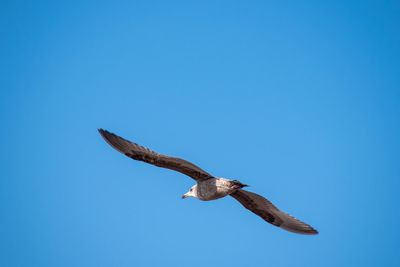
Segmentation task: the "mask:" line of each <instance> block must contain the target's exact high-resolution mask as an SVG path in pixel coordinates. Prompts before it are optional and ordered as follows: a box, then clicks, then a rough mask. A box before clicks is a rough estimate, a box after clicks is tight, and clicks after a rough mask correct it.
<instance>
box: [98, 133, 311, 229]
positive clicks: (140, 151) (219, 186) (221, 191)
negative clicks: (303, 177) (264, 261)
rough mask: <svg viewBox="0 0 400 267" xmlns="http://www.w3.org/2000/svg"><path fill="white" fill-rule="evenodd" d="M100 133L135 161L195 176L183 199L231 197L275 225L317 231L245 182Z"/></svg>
mask: <svg viewBox="0 0 400 267" xmlns="http://www.w3.org/2000/svg"><path fill="white" fill-rule="evenodd" d="M99 132H100V134H101V136H102V137H103V138H104V140H105V141H106V142H107V143H108V144H109V145H110V146H112V147H113V148H115V149H116V150H118V151H119V152H121V153H122V154H124V155H126V156H128V157H130V158H132V159H134V160H139V161H143V162H146V163H150V164H152V165H155V166H158V167H162V168H167V169H171V170H174V171H178V172H181V173H183V174H186V175H187V176H189V177H191V178H192V179H194V180H195V181H196V184H195V185H194V186H192V188H190V190H189V191H188V192H187V193H186V194H184V195H183V196H182V198H186V197H195V198H197V199H200V200H203V201H209V200H215V199H218V198H222V197H225V196H231V197H233V198H234V199H236V200H237V201H239V202H240V203H241V204H242V205H243V206H244V207H245V208H246V209H248V210H250V211H251V212H253V213H255V214H257V215H258V216H260V217H261V218H263V219H264V220H265V221H267V222H269V223H271V224H273V225H275V226H278V227H281V228H283V229H285V230H287V231H290V232H294V233H298V234H306V235H313V234H318V231H317V230H315V229H314V228H312V227H311V226H310V225H308V224H306V223H304V222H301V221H299V220H297V219H296V218H294V217H293V216H291V215H289V214H287V213H285V212H283V211H280V210H279V209H278V208H277V207H275V206H274V205H273V204H272V203H271V202H270V201H269V200H267V199H266V198H264V197H262V196H260V195H257V194H255V193H252V192H249V191H246V190H243V189H242V188H243V187H247V185H245V184H242V183H241V182H239V181H237V180H230V179H226V178H220V177H214V176H212V175H211V174H209V173H207V172H206V171H204V170H203V169H201V168H199V167H198V166H196V165H194V164H193V163H190V162H188V161H186V160H184V159H181V158H175V157H170V156H166V155H161V154H158V153H156V152H154V151H152V150H150V149H148V148H145V147H143V146H140V145H138V144H136V143H133V142H130V141H128V140H126V139H124V138H122V137H119V136H117V135H115V134H113V133H110V132H108V131H106V130H103V129H99Z"/></svg>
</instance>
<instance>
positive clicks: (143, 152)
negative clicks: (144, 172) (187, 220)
mask: <svg viewBox="0 0 400 267" xmlns="http://www.w3.org/2000/svg"><path fill="white" fill-rule="evenodd" d="M99 133H100V134H101V136H102V137H103V138H104V140H106V141H107V143H108V144H110V145H111V146H112V147H113V148H115V149H116V150H118V151H119V152H121V153H122V154H124V155H126V156H128V157H130V158H132V159H135V160H140V161H144V162H146V163H150V164H153V165H155V166H158V167H162V168H167V169H171V170H174V171H178V172H181V173H183V174H186V175H187V176H189V177H191V178H193V179H195V180H196V181H204V180H207V179H209V178H213V176H212V175H211V174H209V173H207V172H205V171H204V170H202V169H201V168H199V167H197V166H196V165H194V164H192V163H190V162H188V161H186V160H183V159H180V158H174V157H170V156H165V155H161V154H158V153H156V152H154V151H151V150H150V149H148V148H145V147H142V146H140V145H138V144H135V143H132V142H130V141H128V140H125V139H123V138H122V137H119V136H117V135H115V134H113V133H110V132H108V131H105V130H103V129H99Z"/></svg>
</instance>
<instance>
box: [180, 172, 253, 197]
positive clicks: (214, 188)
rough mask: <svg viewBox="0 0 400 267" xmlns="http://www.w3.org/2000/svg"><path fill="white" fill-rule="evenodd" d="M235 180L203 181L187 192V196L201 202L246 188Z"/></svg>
mask: <svg viewBox="0 0 400 267" xmlns="http://www.w3.org/2000/svg"><path fill="white" fill-rule="evenodd" d="M246 186H247V185H244V184H242V183H240V182H239V181H236V180H229V179H226V178H221V177H217V178H210V179H207V180H205V181H200V182H198V183H197V184H196V185H194V186H193V187H192V188H191V190H189V192H188V193H189V194H188V195H186V196H185V195H184V198H185V197H188V196H192V197H195V198H197V199H200V200H203V201H209V200H215V199H218V198H222V197H225V196H227V195H230V194H232V193H233V192H234V191H236V190H237V189H239V188H243V187H246Z"/></svg>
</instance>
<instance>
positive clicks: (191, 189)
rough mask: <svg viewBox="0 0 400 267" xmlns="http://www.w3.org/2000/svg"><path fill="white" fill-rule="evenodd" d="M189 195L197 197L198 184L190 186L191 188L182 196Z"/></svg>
mask: <svg viewBox="0 0 400 267" xmlns="http://www.w3.org/2000/svg"><path fill="white" fill-rule="evenodd" d="M187 197H197V184H196V185H194V186H192V188H190V190H189V191H188V192H187V193H186V194H184V195H183V196H182V198H187Z"/></svg>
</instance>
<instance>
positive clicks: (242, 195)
mask: <svg viewBox="0 0 400 267" xmlns="http://www.w3.org/2000/svg"><path fill="white" fill-rule="evenodd" d="M231 196H232V197H233V198H235V199H236V200H237V201H239V202H240V203H241V204H242V205H243V206H244V207H245V208H246V209H248V210H250V211H252V212H254V213H255V214H257V215H258V216H260V217H261V218H263V219H264V220H265V221H267V222H269V223H271V224H273V225H275V226H279V227H281V228H283V229H285V230H287V231H290V232H294V233H298V234H305V235H313V234H318V231H317V230H315V229H314V228H312V227H311V226H309V225H308V224H306V223H303V222H301V221H299V220H297V219H296V218H294V217H293V216H291V215H289V214H287V213H285V212H283V211H280V210H279V209H278V208H277V207H275V206H274V205H273V204H272V203H271V202H270V201H269V200H268V199H266V198H264V197H262V196H260V195H257V194H254V193H252V192H249V191H245V190H242V189H239V190H237V191H235V192H234V193H232V194H231Z"/></svg>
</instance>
